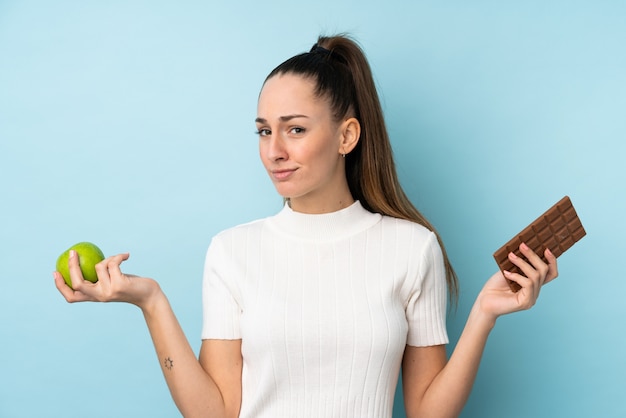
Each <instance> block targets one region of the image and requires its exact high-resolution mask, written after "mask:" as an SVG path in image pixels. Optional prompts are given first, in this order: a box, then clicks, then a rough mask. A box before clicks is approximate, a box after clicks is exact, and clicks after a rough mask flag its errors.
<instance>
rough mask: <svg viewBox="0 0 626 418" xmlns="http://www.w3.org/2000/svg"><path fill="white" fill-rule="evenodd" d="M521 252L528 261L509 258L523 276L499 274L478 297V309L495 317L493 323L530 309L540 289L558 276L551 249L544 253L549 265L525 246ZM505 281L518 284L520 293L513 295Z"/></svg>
mask: <svg viewBox="0 0 626 418" xmlns="http://www.w3.org/2000/svg"><path fill="white" fill-rule="evenodd" d="M519 249H520V251H521V253H522V254H523V255H524V257H526V260H524V259H523V258H520V257H518V256H516V255H515V254H513V253H510V254H509V260H511V262H512V263H513V264H515V265H516V266H517V267H519V269H520V270H521V271H522V273H523V275H522V274H517V273H510V272H505V273H504V275H503V274H502V272H498V273H496V274H494V275H493V276H492V277H491V278H490V279H489V280H488V281H487V283H485V286H484V287H483V289H482V291H481V292H480V295H479V296H478V300H477V302H479V303H478V307H479V309H480V310H481V311H482V312H483V313H484V314H487V315H489V316H493V319H494V320H495V319H496V318H497V317H499V316H501V315H505V314H508V313H511V312H516V311H521V310H525V309H529V308H531V307H532V306H533V305H534V304H535V302H536V301H537V298H538V297H539V292H540V291H541V286H543V285H544V284H546V283H548V282H550V281H552V280H554V279H555V278H556V277H557V276H558V269H557V262H556V257H555V256H554V254H552V253H551V252H550V250H549V249H546V250H545V252H544V255H545V258H546V260H547V261H548V263H547V264H546V262H545V261H543V260H542V259H541V257H539V256H538V255H537V254H536V253H535V252H534V251H533V250H531V249H530V248H529V247H528V246H527V245H526V244H523V243H522V244H521V245H520V247H519ZM505 279H507V280H512V281H514V282H516V283H517V284H519V285H520V286H521V289H520V290H519V291H517V292H513V291H512V290H511V288H510V287H509V284H508V282H507V280H505Z"/></svg>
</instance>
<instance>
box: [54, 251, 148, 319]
mask: <svg viewBox="0 0 626 418" xmlns="http://www.w3.org/2000/svg"><path fill="white" fill-rule="evenodd" d="M129 256H130V255H129V254H128V253H124V254H118V255H115V256H112V257H108V258H106V259H104V260H102V261H101V262H100V263H98V264H96V273H97V274H98V281H97V282H96V283H92V282H89V281H87V280H85V279H83V275H82V273H81V271H80V266H79V263H78V254H77V253H76V252H75V251H71V252H70V257H69V260H68V263H69V271H70V277H71V281H72V287H69V286H68V285H67V283H65V280H63V276H62V275H61V273H59V272H58V271H55V272H54V273H53V276H54V283H55V285H56V287H57V289H58V290H59V292H61V294H62V295H63V297H64V298H65V300H67V301H68V302H70V303H74V302H85V301H92V302H127V303H132V304H134V305H137V306H139V307H140V308H142V309H144V308H145V307H146V305H147V304H149V302H150V300H151V297H152V296H154V295H155V294H157V293H158V292H160V287H159V285H158V283H157V282H156V281H154V280H152V279H148V278H144V277H139V276H134V275H131V274H124V273H122V270H121V269H120V265H121V264H122V263H123V262H124V261H126V260H128V257H129Z"/></svg>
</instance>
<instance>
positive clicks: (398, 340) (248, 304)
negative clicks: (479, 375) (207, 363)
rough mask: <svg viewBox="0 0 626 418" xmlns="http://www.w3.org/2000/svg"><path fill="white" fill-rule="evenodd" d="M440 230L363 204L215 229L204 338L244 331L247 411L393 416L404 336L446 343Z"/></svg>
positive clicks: (273, 415)
mask: <svg viewBox="0 0 626 418" xmlns="http://www.w3.org/2000/svg"><path fill="white" fill-rule="evenodd" d="M446 300H447V294H446V281H445V268H444V263H443V256H442V253H441V249H440V247H439V244H438V242H437V239H436V236H435V234H434V233H432V232H431V231H429V230H428V229H426V228H425V227H423V226H421V225H418V224H416V223H413V222H409V221H405V220H400V219H396V218H392V217H388V216H381V215H379V214H374V213H371V212H369V211H367V210H365V209H364V208H363V207H362V206H361V204H360V203H359V202H356V203H354V204H353V205H351V206H350V207H348V208H346V209H343V210H340V211H337V212H333V213H327V214H320V215H311V214H303V213H298V212H294V211H292V210H291V209H290V208H289V206H288V205H285V207H284V208H283V209H282V211H280V212H279V213H278V214H277V215H275V216H272V217H269V218H265V219H261V220H258V221H255V222H251V223H247V224H244V225H239V226H237V227H234V228H231V229H228V230H226V231H223V232H221V233H219V234H218V235H216V236H215V237H214V238H213V240H212V242H211V245H210V246H209V249H208V251H207V257H206V264H205V269H204V281H203V306H204V308H203V312H204V314H203V320H204V322H203V329H202V338H203V339H241V340H242V356H243V374H242V405H241V414H240V416H241V417H246V418H247V417H255V418H259V417H268V418H281V417H285V418H294V417H359V418H365V417H372V418H381V417H391V415H392V409H393V398H394V393H395V388H396V384H397V381H398V375H399V371H400V365H401V361H402V356H403V353H404V349H405V346H406V345H407V344H409V345H412V346H429V345H439V344H446V343H447V342H448V336H447V332H446V318H445V315H446Z"/></svg>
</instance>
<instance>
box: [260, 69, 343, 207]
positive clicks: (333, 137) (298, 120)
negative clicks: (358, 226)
mask: <svg viewBox="0 0 626 418" xmlns="http://www.w3.org/2000/svg"><path fill="white" fill-rule="evenodd" d="M314 89H315V83H314V82H313V81H312V80H310V79H308V78H304V77H301V76H298V75H294V74H282V75H277V76H274V77H272V78H270V79H269V80H267V81H266V82H265V85H264V86H263V89H262V90H261V94H260V96H259V103H258V117H257V119H256V126H257V129H258V132H259V151H260V156H261V160H262V162H263V165H264V166H265V169H266V170H267V173H268V174H269V176H270V178H271V180H272V182H273V183H274V186H275V187H276V190H277V191H278V193H279V194H280V195H281V196H283V197H285V198H289V199H290V205H291V207H292V209H294V210H297V211H301V212H308V213H319V212H323V211H330V210H335V209H336V208H337V203H339V202H343V205H342V206H344V207H345V206H346V203H347V204H350V203H352V202H353V200H352V197H351V195H350V192H349V188H348V185H347V181H346V175H345V167H344V164H345V160H344V158H342V156H341V154H342V153H346V152H349V149H348V150H347V151H346V150H345V149H344V148H345V137H346V134H345V125H346V123H347V121H343V122H336V121H335V120H334V119H333V116H332V113H331V109H330V104H329V102H328V100H327V99H325V98H319V97H316V96H315V94H314ZM346 193H347V195H346ZM346 200H349V201H348V202H346Z"/></svg>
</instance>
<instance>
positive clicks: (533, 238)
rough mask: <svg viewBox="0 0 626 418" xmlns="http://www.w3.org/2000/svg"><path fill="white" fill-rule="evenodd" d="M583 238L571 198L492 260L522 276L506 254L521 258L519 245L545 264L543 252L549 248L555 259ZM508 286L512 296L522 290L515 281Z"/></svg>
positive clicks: (528, 228) (515, 238)
mask: <svg viewBox="0 0 626 418" xmlns="http://www.w3.org/2000/svg"><path fill="white" fill-rule="evenodd" d="M585 235H586V232H585V229H584V228H583V225H582V223H581V222H580V219H579V218H578V215H577V214H576V210H575V209H574V206H573V205H572V202H571V200H570V198H569V197H568V196H565V197H564V198H563V199H561V200H559V201H558V202H557V203H556V204H555V205H554V206H552V207H551V208H550V209H548V210H547V211H546V212H545V213H544V214H543V215H541V216H540V217H538V218H537V219H536V220H535V221H534V222H533V223H531V224H530V225H528V226H527V227H526V228H524V229H523V230H522V231H521V232H520V233H519V234H517V235H516V236H515V237H513V238H512V239H511V240H510V241H509V242H507V243H506V244H504V245H503V246H502V247H501V248H500V249H499V250H498V251H496V252H495V253H494V254H493V258H494V259H495V260H496V263H497V264H498V266H499V267H500V270H502V271H504V270H507V271H510V272H511V273H520V274H524V273H522V271H521V270H520V269H519V268H518V267H517V266H516V265H515V264H513V263H512V262H511V261H510V260H509V257H508V255H509V253H511V252H512V253H514V254H515V255H517V256H518V257H521V258H524V256H523V255H522V254H521V252H520V250H519V246H520V244H521V243H522V242H523V243H525V244H526V245H527V246H528V247H530V248H531V249H532V250H533V251H534V252H535V253H537V255H539V256H540V257H541V258H542V259H543V260H544V261H545V262H547V260H546V258H545V256H544V251H545V249H546V248H549V249H550V251H551V252H552V254H554V256H555V257H559V256H560V255H561V254H563V253H564V252H565V251H566V250H568V249H569V248H570V247H571V246H572V245H574V244H575V243H576V242H578V241H579V240H580V239H581V238H582V237H584V236H585ZM508 282H509V286H510V287H511V290H512V291H513V292H517V291H518V290H520V289H521V286H520V285H518V284H517V283H515V282H514V281H512V280H508Z"/></svg>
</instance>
